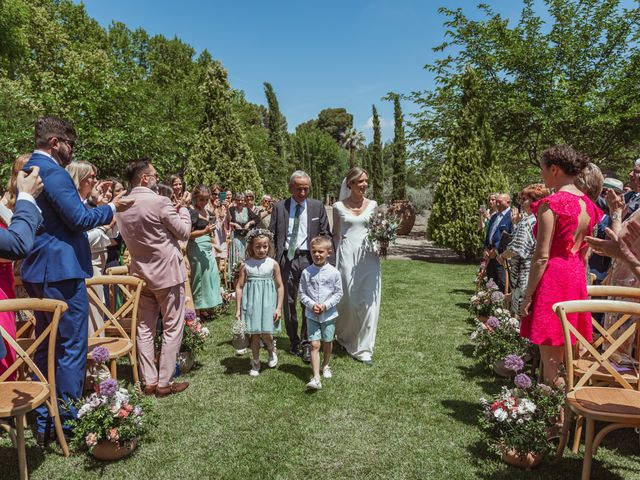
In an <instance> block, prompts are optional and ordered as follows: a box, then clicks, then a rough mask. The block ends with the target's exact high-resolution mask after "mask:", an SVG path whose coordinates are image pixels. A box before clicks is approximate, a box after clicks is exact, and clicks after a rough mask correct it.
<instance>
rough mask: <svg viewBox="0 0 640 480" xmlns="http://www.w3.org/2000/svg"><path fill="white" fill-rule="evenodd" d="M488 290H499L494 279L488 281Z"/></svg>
mask: <svg viewBox="0 0 640 480" xmlns="http://www.w3.org/2000/svg"><path fill="white" fill-rule="evenodd" d="M487 288H488V289H490V290H494V289H497V288H498V285H497V284H496V282H494V281H493V278H490V279H489V281H487Z"/></svg>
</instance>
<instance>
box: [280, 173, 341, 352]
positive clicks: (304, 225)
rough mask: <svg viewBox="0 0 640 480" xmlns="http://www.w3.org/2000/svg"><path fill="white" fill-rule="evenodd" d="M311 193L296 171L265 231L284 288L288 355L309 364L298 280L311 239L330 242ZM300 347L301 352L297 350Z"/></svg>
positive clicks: (304, 178)
mask: <svg viewBox="0 0 640 480" xmlns="http://www.w3.org/2000/svg"><path fill="white" fill-rule="evenodd" d="M310 189H311V177H309V175H308V174H307V173H305V172H303V171H302V170H296V171H295V172H293V173H292V174H291V177H290V178H289V193H291V197H289V198H287V199H286V200H282V201H280V202H278V203H276V204H275V206H274V207H273V212H272V214H271V223H270V224H269V230H271V232H272V233H273V236H274V244H275V249H276V256H275V259H276V262H278V264H279V265H280V270H281V272H282V282H283V283H284V285H285V306H284V323H285V327H286V329H287V336H288V337H289V341H290V342H291V347H290V353H291V354H292V355H299V354H300V353H302V359H303V360H304V361H305V362H311V347H310V345H309V340H308V339H307V322H306V317H305V315H304V305H303V306H302V312H303V313H302V322H301V323H302V325H301V327H300V333H298V313H297V311H296V306H297V305H296V304H297V303H298V302H297V300H298V289H299V287H300V276H301V275H302V272H303V271H304V269H305V268H307V267H308V266H309V265H311V263H312V262H311V253H310V252H309V242H310V241H311V239H312V238H315V237H318V236H325V237H330V238H331V230H330V229H329V219H328V218H327V212H326V210H325V208H324V205H323V204H322V202H320V201H319V200H314V199H311V198H307V196H308V195H309V190H310ZM301 347H302V351H301V350H300V348H301Z"/></svg>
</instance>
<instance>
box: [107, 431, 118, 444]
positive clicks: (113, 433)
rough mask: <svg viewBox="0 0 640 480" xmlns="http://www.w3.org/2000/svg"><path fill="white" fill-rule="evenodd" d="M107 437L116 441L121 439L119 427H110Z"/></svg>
mask: <svg viewBox="0 0 640 480" xmlns="http://www.w3.org/2000/svg"><path fill="white" fill-rule="evenodd" d="M107 438H108V439H109V440H110V441H112V442H114V443H115V442H117V441H118V440H120V434H119V433H118V429H117V428H110V429H109V431H108V432H107Z"/></svg>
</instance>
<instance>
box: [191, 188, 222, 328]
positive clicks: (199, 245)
mask: <svg viewBox="0 0 640 480" xmlns="http://www.w3.org/2000/svg"><path fill="white" fill-rule="evenodd" d="M209 197H210V193H209V189H208V188H207V187H205V186H204V185H198V186H197V187H196V188H195V189H194V191H193V201H194V207H193V208H192V209H191V238H190V239H189V243H188V244H187V256H188V258H189V264H190V265H191V290H192V295H193V304H194V307H195V309H196V310H198V311H199V312H200V316H201V317H203V318H206V317H207V316H208V315H207V313H206V311H207V310H208V309H210V308H214V307H217V306H218V305H220V304H221V303H222V295H221V293H220V274H219V273H218V264H217V262H216V258H215V255H214V253H213V249H214V248H215V249H217V250H219V249H220V246H219V245H218V240H217V238H216V236H215V235H213V231H214V229H215V227H216V224H215V219H214V218H212V217H210V215H209V212H208V211H207V209H206V208H205V207H206V206H207V204H208V203H209Z"/></svg>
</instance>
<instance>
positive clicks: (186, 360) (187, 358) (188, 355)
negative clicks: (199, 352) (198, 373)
mask: <svg viewBox="0 0 640 480" xmlns="http://www.w3.org/2000/svg"><path fill="white" fill-rule="evenodd" d="M195 359H196V356H195V354H194V353H193V352H180V353H178V368H180V373H187V372H188V371H189V370H191V369H192V368H193V362H194V361H195Z"/></svg>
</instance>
